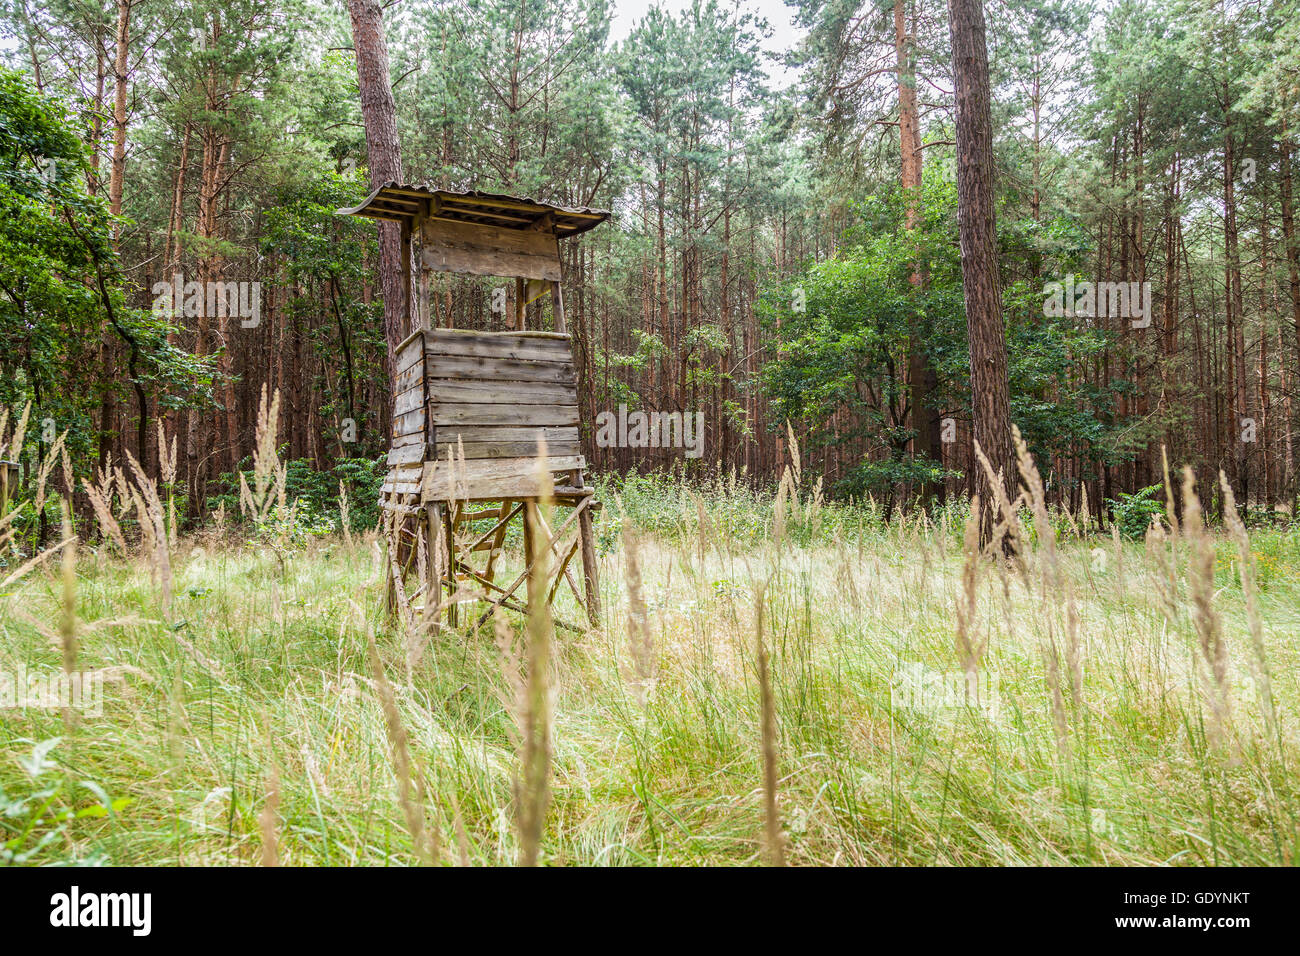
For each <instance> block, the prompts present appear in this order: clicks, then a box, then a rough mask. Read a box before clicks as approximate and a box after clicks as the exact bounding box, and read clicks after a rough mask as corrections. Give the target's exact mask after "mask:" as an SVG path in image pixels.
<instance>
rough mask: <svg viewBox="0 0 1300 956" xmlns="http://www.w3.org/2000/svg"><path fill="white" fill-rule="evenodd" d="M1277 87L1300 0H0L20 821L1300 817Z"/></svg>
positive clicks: (1041, 852) (760, 825) (451, 841)
mask: <svg viewBox="0 0 1300 956" xmlns="http://www.w3.org/2000/svg"><path fill="white" fill-rule="evenodd" d="M1298 128H1300V2H1298V0H1261V2H1259V3H1244V2H1240V0H1213V2H1212V0H948V2H947V3H945V4H941V3H938V2H935V0H824V2H820V0H784V2H782V0H655V2H649V3H645V4H638V3H631V2H627V3H621V2H620V0H389V2H387V3H381V2H380V0H343V2H324V0H220V2H218V0H181V2H172V3H164V2H161V0H0V861H2V862H4V863H6V864H9V863H36V864H48V863H86V862H91V863H116V864H142V863H148V864H158V863H177V864H188V865H195V864H199V865H229V864H247V863H259V862H260V863H263V864H268V865H275V864H280V863H286V864H297V865H352V864H364V865H388V864H393V863H396V864H400V865H408V864H423V865H442V864H448V865H494V864H511V863H523V864H536V863H546V864H556V865H560V864H581V865H659V864H666V865H702V864H703V865H716V864H751V863H771V864H784V863H792V864H796V865H856V866H862V865H889V866H913V865H918V866H933V865H949V864H951V865H1016V866H1019V865H1026V864H1032V865H1098V864H1101V865H1168V864H1178V865H1218V864H1250V865H1294V863H1295V861H1296V859H1297V858H1298V857H1297V854H1298V853H1300V823H1298V822H1297V821H1298V820H1300V815H1298V814H1300V793H1297V787H1296V780H1295V776H1294V772H1293V770H1292V769H1291V768H1292V767H1293V766H1294V762H1295V761H1296V760H1297V759H1300V724H1298V723H1297V714H1296V711H1295V707H1294V704H1295V701H1296V700H1297V697H1298V696H1300V683H1298V680H1300V678H1298V677H1297V675H1298V674H1300V670H1298V669H1297V667H1296V664H1297V663H1298V662H1300V660H1298V655H1300V644H1298V643H1297V641H1296V639H1295V635H1296V634H1297V633H1300V517H1298V509H1300V470H1298V468H1297V455H1298V454H1300V448H1298V447H1297V445H1300V233H1298V232H1297V221H1296V220H1297V212H1296V202H1297V195H1296V192H1297V186H1296V184H1295V182H1294V179H1295V176H1296V174H1297V161H1298V157H1297V152H1298V151H1300V142H1298V141H1297V129H1298ZM404 208H407V211H402V210H403V209H404ZM410 210H414V212H411V211H410ZM367 216H369V217H370V218H366V217H367ZM403 217H405V218H403ZM597 225H598V226H599V228H595V227H596V226H597ZM539 230H540V234H539V233H538V231H539ZM471 233H472V234H474V235H476V236H477V235H480V234H482V235H492V236H495V237H497V241H498V243H499V245H498V247H496V248H495V249H494V250H492V251H490V252H484V251H483V250H482V248H481V247H480V246H476V245H473V243H474V242H479V241H480V240H479V239H474V240H473V242H471V241H470V240H469V239H466V240H465V241H464V243H462V244H461V245H460V246H454V244H452V245H448V246H447V247H446V248H453V247H454V249H455V250H456V251H455V256H451V254H450V253H445V252H438V250H437V248H434V250H433V252H431V251H430V249H429V248H426V246H427V245H428V243H429V241H430V239H429V237H430V236H443V237H444V238H445V237H446V236H452V237H456V236H469V235H470V234H471ZM447 241H448V242H450V240H447ZM457 241H460V240H457ZM413 242H414V245H413V244H412V243H413ZM539 242H540V243H542V246H539V245H538V243H539ZM466 243H468V244H466ZM546 243H550V245H549V246H547V245H546ZM434 245H435V247H436V245H437V244H436V243H435V244H434ZM543 247H544V248H543ZM537 248H542V250H543V251H542V252H541V253H537V254H534V253H532V252H529V253H527V255H525V254H524V253H522V252H519V250H535V249H537ZM503 250H504V251H503ZM510 250H514V252H511V251H510ZM556 250H558V251H556ZM431 256H432V258H431ZM438 256H443V258H438ZM529 256H532V257H533V258H531V259H530V258H529ZM551 256H553V257H554V259H555V261H554V262H551V261H550V260H549V259H548V257H551ZM449 257H451V258H456V261H457V262H460V263H464V262H471V261H472V262H474V263H479V264H480V265H481V263H482V262H483V261H492V262H505V261H510V262H523V263H525V265H526V266H527V268H530V269H536V270H539V271H537V272H536V274H535V275H534V273H533V272H528V273H527V276H517V277H515V278H514V279H513V280H512V279H511V278H509V277H504V278H503V277H500V276H497V275H496V274H495V273H492V272H491V271H490V270H488V269H485V268H480V267H479V266H478V265H476V266H475V267H474V268H468V269H460V270H457V269H452V268H450V267H446V268H444V265H443V264H445V262H448V261H450V258H449ZM457 257H458V258H457ZM476 257H477V258H476ZM512 257H513V258H512ZM543 260H545V261H543ZM435 261H436V262H437V263H442V264H439V265H436V266H430V263H432V262H435ZM538 263H541V264H540V265H539V264H538ZM521 268H523V266H521ZM547 289H549V293H550V294H549V295H543V294H542V293H543V292H544V291H547ZM561 289H562V291H561ZM507 332H512V333H519V334H517V335H515V336H514V337H513V338H510V337H508V336H507V337H506V338H501V337H500V336H502V335H506V333H507ZM453 333H454V334H453ZM493 336H497V337H495V338H494V337H493ZM529 336H531V338H530V337H529ZM412 342H415V343H416V344H415V346H412ZM420 343H423V344H420ZM437 343H442V345H441V346H439V345H438V344H437ZM447 343H452V345H451V346H447ZM556 343H560V344H556ZM412 348H414V351H412ZM437 348H445V349H447V350H448V355H443V356H441V358H438V357H437V356H435V355H434V353H435V351H436V349H437ZM489 348H490V349H495V350H497V351H492V352H490V356H489V357H488V358H484V357H483V355H488V354H489V353H488V352H482V351H481V350H483V349H489ZM475 349H479V350H480V351H479V352H476V351H475ZM556 349H558V350H559V351H558V352H557V351H555V350H556ZM502 350H505V351H502ZM548 350H550V351H548ZM411 356H416V357H415V358H412V357H411ZM491 356H497V357H491ZM557 356H558V358H557ZM435 359H437V360H442V361H445V364H444V366H443V367H444V368H447V369H452V370H453V371H444V372H438V373H434V372H432V371H428V369H430V368H432V367H433V365H431V364H430V363H433V362H434V361H435ZM512 363H513V364H512ZM548 363H550V364H548ZM507 366H508V367H510V368H512V369H514V370H515V371H514V372H513V373H512V374H517V375H526V377H527V376H532V378H531V379H529V380H528V381H526V382H523V383H522V384H521V383H519V382H513V383H512V382H511V381H510V380H507V381H504V382H502V381H494V380H492V379H494V378H504V377H505V376H504V375H503V374H500V375H498V374H495V373H494V374H489V371H488V370H491V369H501V368H506V367H507ZM464 368H472V369H476V370H477V371H478V373H481V374H479V379H482V380H475V379H473V378H472V376H471V373H464V372H460V371H455V370H456V369H464ZM458 375H464V376H471V377H469V378H465V379H464V380H462V379H458V378H457V376H458ZM422 377H423V378H422ZM413 383H414V384H413ZM526 395H535V396H542V395H544V396H560V397H559V398H555V399H554V401H555V402H556V403H558V404H557V408H558V407H559V406H560V405H563V409H562V414H561V415H560V417H556V418H554V420H552V419H545V420H542V419H541V418H539V419H537V420H536V421H534V420H532V419H527V420H526V421H523V422H520V421H515V420H514V419H512V418H510V417H509V416H508V415H507V414H506V412H504V411H501V410H500V409H516V410H517V408H520V407H523V404H522V403H526V402H527V401H529V400H530V399H527V398H523V397H520V396H526ZM570 395H572V396H574V397H571V398H569V397H566V396H570ZM457 396H461V397H460V398H457ZM464 396H469V397H468V398H466V397H464ZM476 396H477V397H476ZM483 396H487V397H483ZM538 401H541V400H540V399H539V400H538ZM547 401H551V399H547ZM458 402H460V403H463V404H456V403H458ZM565 402H569V403H574V404H573V405H572V407H570V405H567V404H564V403H565ZM474 403H480V404H481V405H488V406H491V405H500V409H490V410H489V411H490V414H489V413H487V412H484V411H483V410H482V408H481V407H479V406H475V405H474ZM510 403H517V404H510ZM470 407H476V408H478V410H477V411H475V412H474V414H478V415H487V416H488V417H483V418H463V419H455V418H453V417H448V418H446V419H436V416H437V415H438V414H445V415H447V416H454V415H456V414H461V415H467V414H470V413H469V412H466V411H465V409H466V408H470ZM440 410H441V411H440ZM554 411H555V409H550V410H549V412H554ZM549 412H548V413H549ZM493 415H495V416H496V417H492V416H493ZM503 416H504V417H503ZM415 420H418V424H417V425H411V422H412V421H415ZM438 422H440V423H441V424H439V425H438V426H437V427H441V428H443V430H444V431H447V434H449V435H451V436H452V437H451V438H441V439H437V438H436V437H435V434H434V433H435V431H437V428H436V427H435V424H436V423H438ZM447 422H451V423H452V425H454V427H455V428H457V429H460V431H455V432H453V431H449V430H448V429H449V428H451V427H452V426H449V425H447V424H446V423H447ZM520 424H536V425H538V426H539V428H537V429H534V430H532V431H526V430H525V429H523V428H515V429H513V430H511V428H512V426H515V425H520ZM540 426H545V428H542V427H540ZM647 426H648V430H647ZM571 427H572V429H573V431H570V430H569V429H570V428H571ZM416 432H418V433H419V434H418V435H416V434H415V433H416ZM440 434H441V433H440ZM439 441H440V442H441V444H439ZM471 446H473V447H471ZM520 449H523V451H521V450H520ZM444 455H445V459H444ZM505 456H518V457H505ZM498 458H500V459H501V461H499V462H498V461H496V460H495V459H498ZM476 459H477V460H476ZM489 459H491V460H489ZM548 460H549V461H550V462H551V467H549V468H547V467H546V464H547V461H548ZM509 462H514V463H515V464H514V465H512V466H511V467H514V468H515V471H514V472H510V473H509V474H507V473H506V471H505V470H504V469H506V467H507V464H508V463H509ZM521 462H523V463H525V464H526V465H527V467H526V468H525V464H520V463H521ZM439 469H444V470H442V471H440V470H439ZM493 469H496V470H493ZM525 471H526V472H527V473H526V474H525ZM411 475H414V476H415V477H414V478H411V477H410V476H411ZM476 475H477V476H480V478H481V479H482V482H483V483H482V484H481V485H480V488H481V489H487V490H483V491H482V492H481V493H464V490H463V489H464V483H465V481H466V480H469V481H470V482H471V484H472V482H473V480H476V479H475V478H474V476H476ZM503 475H505V477H502V476H503ZM467 476H468V478H467ZM557 476H558V477H557ZM566 476H567V477H566ZM584 480H585V484H584ZM458 481H459V482H460V483H459V484H458V483H457V482H458ZM439 482H441V484H439ZM435 487H438V488H441V489H443V490H442V491H440V492H439V493H438V494H436V495H435V494H434V493H433V492H432V491H431V489H433V488H435ZM511 489H514V490H513V491H512V490H511ZM520 489H524V490H520ZM476 507H483V508H485V509H486V510H473V509H474V508H476ZM563 509H571V511H570V512H564V511H563ZM514 518H518V519H519V521H520V522H521V524H520V525H512V524H510V522H511V521H512V519H514ZM421 522H427V523H426V524H422V523H421ZM552 527H554V529H555V530H554V531H553V532H552ZM444 528H445V535H444V534H443V529H444ZM570 529H572V534H574V535H575V537H574V538H573V540H572V543H567V542H564V541H562V539H564V538H565V537H566V535H568V534H569V533H570ZM566 549H567V550H566ZM462 554H463V555H465V556H466V558H465V561H464V562H462V561H461V559H460V557H459V555H462ZM476 554H481V555H482V556H483V557H484V558H485V560H486V562H487V563H486V567H485V569H483V570H480V569H479V566H478V565H475V566H471V565H470V564H469V557H473V556H475V555H476ZM410 573H413V574H415V575H416V580H415V583H411V582H410V581H408V574H410ZM499 574H505V575H506V579H505V580H510V579H513V584H511V585H510V587H509V588H505V587H503V586H502V583H498V577H497V575H499ZM566 579H567V582H568V588H567V590H566V589H565V588H564V587H563V586H562V585H563V584H564V582H565V580H566ZM525 595H527V597H525ZM484 602H486V605H484ZM485 607H486V610H484V608H485ZM507 612H509V613H507ZM33 675H43V676H39V677H34V676H33ZM74 678H75V681H74ZM32 679H36V684H25V683H24V681H29V680H32ZM59 681H64V682H65V683H66V682H72V684H70V685H69V686H76V687H82V686H83V684H82V682H83V681H89V682H90V684H89V685H87V686H92V687H93V688H94V689H95V693H96V694H97V695H99V696H97V697H95V698H94V700H93V701H92V705H85V701H82V705H83V706H80V707H79V706H77V705H75V703H70V702H69V700H68V699H67V695H66V694H65V695H64V696H63V697H62V698H61V697H59V689H58V688H59V687H60V686H62V685H60V684H59ZM24 687H28V688H30V687H38V688H45V689H44V690H39V691H31V690H30V689H29V690H28V691H27V703H26V705H23V703H22V700H23V689H24ZM65 689H66V688H65ZM88 708H89V709H88ZM92 711H93V713H92ZM250 750H251V751H254V752H252V753H250ZM60 768H61V769H60ZM78 781H82V782H78ZM50 807H54V808H56V810H57V812H54V813H53V814H51V813H49V812H46V811H47V809H48V808H50ZM60 808H61V809H60Z"/></svg>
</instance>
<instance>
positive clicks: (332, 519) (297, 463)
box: [212, 458, 387, 543]
mask: <svg viewBox="0 0 1300 956" xmlns="http://www.w3.org/2000/svg"><path fill="white" fill-rule="evenodd" d="M251 465H252V463H251V461H245V462H243V474H244V479H245V480H246V481H248V482H249V483H250V485H251V483H252V481H253V472H252V470H251ZM386 467H387V466H386V464H385V459H384V458H375V459H371V458H340V459H339V460H337V461H335V462H334V463H333V464H332V465H331V466H330V467H329V468H327V469H324V470H322V469H318V468H317V467H316V465H315V462H313V461H312V460H310V459H306V458H295V459H292V460H291V461H288V462H285V502H286V506H287V509H286V511H285V512H284V513H281V511H280V509H279V507H278V506H277V507H276V508H274V509H272V512H271V516H270V519H269V520H270V524H269V526H268V527H267V528H266V529H262V530H264V531H266V532H267V533H269V534H273V535H278V534H279V533H281V532H285V533H288V534H289V535H290V537H291V538H293V539H294V540H295V541H297V542H298V543H301V542H302V541H303V540H305V538H306V537H308V536H319V535H321V534H329V533H330V532H331V531H338V530H341V529H340V520H341V514H340V507H339V482H340V481H341V482H343V487H344V488H345V489H346V490H347V495H348V527H349V529H350V530H352V531H364V530H365V529H367V528H373V527H375V526H377V525H378V523H379V511H380V509H379V488H380V486H381V485H382V484H383V483H384V474H385V471H386ZM219 505H220V506H222V507H224V508H225V511H226V514H227V515H232V516H233V515H238V514H239V475H238V474H223V475H222V476H221V478H220V491H219V492H218V493H217V494H216V495H214V496H213V498H212V507H213V508H216V507H218V506H219Z"/></svg>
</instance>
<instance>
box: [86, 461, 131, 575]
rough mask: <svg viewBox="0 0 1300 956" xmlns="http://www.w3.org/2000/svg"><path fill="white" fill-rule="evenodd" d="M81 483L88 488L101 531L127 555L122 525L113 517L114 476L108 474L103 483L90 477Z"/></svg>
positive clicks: (91, 505) (88, 494) (102, 477)
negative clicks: (98, 482)
mask: <svg viewBox="0 0 1300 956" xmlns="http://www.w3.org/2000/svg"><path fill="white" fill-rule="evenodd" d="M100 477H101V480H103V479H104V477H105V476H104V475H103V473H102V472H101V473H100ZM81 485H82V487H83V488H85V489H86V497H87V498H88V499H90V507H91V508H92V509H93V510H94V512H95V520H96V521H98V522H99V533H100V534H101V535H103V537H104V538H106V539H107V540H109V541H111V542H113V544H115V545H116V546H117V549H118V551H119V552H120V553H121V554H122V555H123V556H125V555H126V554H127V547H126V538H125V536H123V534H122V526H121V525H120V524H118V521H117V519H116V518H114V517H113V479H112V476H108V477H107V481H106V483H105V484H102V485H96V484H94V483H92V482H91V481H90V480H89V479H83V480H82V482H81Z"/></svg>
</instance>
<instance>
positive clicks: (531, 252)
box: [420, 219, 560, 282]
mask: <svg viewBox="0 0 1300 956" xmlns="http://www.w3.org/2000/svg"><path fill="white" fill-rule="evenodd" d="M420 238H421V240H422V241H421V246H422V248H421V252H420V261H421V263H422V264H423V266H424V267H425V268H426V269H432V270H433V271H434V272H457V273H461V274H465V275H476V276H522V277H523V278H525V279H549V280H551V281H552V282H559V281H560V247H559V244H558V243H557V242H556V239H555V235H554V234H552V233H545V232H535V231H532V230H524V229H506V228H502V227H499V226H485V225H481V224H470V223H464V222H450V221H447V220H442V219H426V220H425V221H424V224H423V225H422V226H421V234H420Z"/></svg>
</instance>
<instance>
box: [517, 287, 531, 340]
mask: <svg viewBox="0 0 1300 956" xmlns="http://www.w3.org/2000/svg"><path fill="white" fill-rule="evenodd" d="M527 308H528V306H527V303H525V302H524V280H523V279H520V278H516V279H515V328H516V329H517V330H518V331H520V332H522V331H523V330H524V316H525V314H526V311H527Z"/></svg>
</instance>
